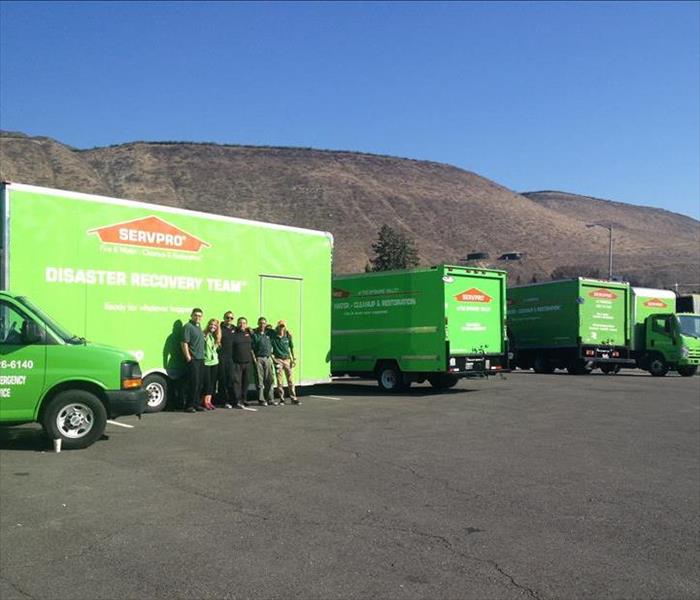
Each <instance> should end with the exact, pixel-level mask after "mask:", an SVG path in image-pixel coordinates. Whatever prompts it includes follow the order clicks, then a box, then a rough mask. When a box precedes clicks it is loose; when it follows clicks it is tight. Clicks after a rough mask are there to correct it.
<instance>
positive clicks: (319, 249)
mask: <svg viewBox="0 0 700 600" xmlns="http://www.w3.org/2000/svg"><path fill="white" fill-rule="evenodd" d="M5 197H6V198H7V200H8V203H9V214H10V218H9V231H8V233H9V245H8V250H9V252H8V257H7V261H6V264H7V271H8V273H6V274H5V276H6V277H7V278H8V284H9V286H11V289H12V290H13V291H15V293H20V294H24V295H27V296H29V297H30V298H32V299H34V300H36V301H37V302H38V303H40V304H42V305H44V306H46V307H47V309H50V310H51V312H52V314H54V315H55V316H56V318H57V320H58V321H59V322H62V323H63V324H64V325H65V326H66V327H67V328H69V329H71V330H72V331H73V332H74V333H76V334H78V335H80V336H84V337H86V338H88V339H90V340H93V341H97V342H101V343H107V344H110V345H112V346H116V347H119V348H123V349H125V350H129V351H131V352H132V353H133V354H134V355H135V356H136V357H137V358H138V359H139V361H140V362H141V365H142V368H143V370H144V372H149V371H152V370H170V371H173V374H176V371H177V369H178V368H179V367H180V366H181V364H180V363H181V359H180V351H179V347H178V343H179V335H180V331H181V327H182V324H183V323H185V322H186V321H187V320H188V319H189V313H190V311H191V309H192V308H193V307H195V306H196V307H200V308H202V309H203V310H204V319H205V321H206V320H208V319H209V318H216V319H219V320H220V319H221V318H222V316H223V314H224V312H225V311H227V310H232V311H233V312H234V313H235V315H236V317H239V316H246V317H247V318H248V320H249V323H250V324H251V325H252V326H254V325H255V322H256V321H257V318H258V316H260V314H261V311H263V310H264V311H265V313H266V314H265V315H264V316H266V317H267V318H268V320H269V321H270V322H272V323H274V322H276V321H277V320H278V319H286V320H288V321H290V330H291V331H292V333H293V334H294V337H295V345H296V346H297V355H298V356H299V363H298V365H297V373H296V376H297V381H299V382H313V381H325V380H328V377H329V373H330V364H329V350H330V302H329V300H328V298H329V297H330V276H331V251H332V238H331V237H330V235H326V234H323V233H322V232H315V231H311V230H303V229H298V228H291V227H290V228H287V227H283V226H276V225H270V224H265V223H255V222H252V221H243V220H237V219H231V218H226V217H221V216H218V215H207V214H204V213H196V212H192V211H185V210H180V209H173V208H169V207H161V206H157V205H149V204H143V203H139V202H130V201H124V200H115V199H107V198H101V197H96V196H86V195H83V194H75V193H72V192H60V191H57V190H43V189H42V188H33V187H31V186H22V185H15V184H11V185H8V186H6V187H5ZM139 232H141V233H139ZM158 234H160V236H159V237H157V238H156V236H158ZM148 235H150V236H151V237H150V239H149V238H148V237H147V236H148ZM130 236H131V237H130ZM139 236H140V237H139ZM166 236H170V237H169V238H168V237H166ZM178 236H179V237H178ZM158 243H160V246H159V245H158ZM264 276H267V277H270V278H275V277H277V278H279V277H283V278H284V277H291V278H292V279H293V280H294V281H297V282H298V284H295V285H298V288H299V290H298V293H299V297H294V298H292V297H291V296H290V297H286V295H285V297H284V298H279V299H276V300H275V303H274V305H273V304H271V303H270V302H271V300H270V299H269V298H268V299H267V301H266V300H265V298H264V297H263V295H262V291H263V287H262V282H263V277H264ZM285 294H286V293H285ZM278 300H279V301H278ZM285 300H286V301H285Z"/></svg>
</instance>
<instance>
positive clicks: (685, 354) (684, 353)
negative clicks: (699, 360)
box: [681, 346, 690, 358]
mask: <svg viewBox="0 0 700 600" xmlns="http://www.w3.org/2000/svg"><path fill="white" fill-rule="evenodd" d="M689 354H690V352H689V351H688V346H681V358H688V355H689Z"/></svg>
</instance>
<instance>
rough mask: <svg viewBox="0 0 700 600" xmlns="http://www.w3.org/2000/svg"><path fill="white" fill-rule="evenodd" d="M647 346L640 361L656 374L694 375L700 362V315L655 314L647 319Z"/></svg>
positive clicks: (658, 375) (640, 364)
mask: <svg viewBox="0 0 700 600" xmlns="http://www.w3.org/2000/svg"><path fill="white" fill-rule="evenodd" d="M644 330H645V337H644V339H645V348H644V351H643V352H642V353H641V355H640V356H639V357H638V359H637V362H638V364H639V366H640V368H642V369H646V370H647V371H649V372H650V373H651V374H652V375H654V376H655V377H663V376H664V375H666V373H668V371H669V370H675V371H677V372H678V373H679V375H682V376H684V377H691V376H692V375H694V374H695V373H696V372H697V370H698V365H700V315H697V314H673V313H672V314H668V313H666V314H652V315H649V316H648V317H647V318H646V319H645V322H644Z"/></svg>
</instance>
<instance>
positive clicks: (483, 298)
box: [455, 288, 493, 302]
mask: <svg viewBox="0 0 700 600" xmlns="http://www.w3.org/2000/svg"><path fill="white" fill-rule="evenodd" d="M455 300H457V302H491V300H493V298H491V296H489V295H488V294H486V293H485V292H482V291H481V290H477V289H476V288H471V289H470V290H467V291H466V292H462V293H460V294H457V295H456V296H455Z"/></svg>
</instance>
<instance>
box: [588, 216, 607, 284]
mask: <svg viewBox="0 0 700 600" xmlns="http://www.w3.org/2000/svg"><path fill="white" fill-rule="evenodd" d="M586 227H602V228H603V229H607V230H608V231H609V232H610V244H609V246H608V279H609V280H610V281H612V276H613V269H612V251H613V226H612V224H610V223H609V224H607V225H603V224H602V223H587V224H586Z"/></svg>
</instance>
